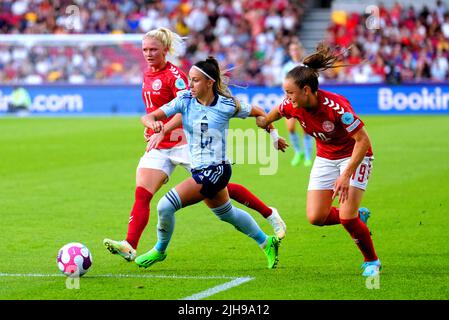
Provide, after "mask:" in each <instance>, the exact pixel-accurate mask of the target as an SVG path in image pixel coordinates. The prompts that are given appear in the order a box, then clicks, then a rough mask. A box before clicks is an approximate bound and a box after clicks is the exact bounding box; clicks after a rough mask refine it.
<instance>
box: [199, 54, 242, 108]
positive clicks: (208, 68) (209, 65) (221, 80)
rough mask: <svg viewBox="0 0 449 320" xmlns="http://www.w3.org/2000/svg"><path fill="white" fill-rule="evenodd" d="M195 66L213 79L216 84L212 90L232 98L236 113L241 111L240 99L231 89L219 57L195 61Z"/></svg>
mask: <svg viewBox="0 0 449 320" xmlns="http://www.w3.org/2000/svg"><path fill="white" fill-rule="evenodd" d="M194 66H195V67H197V68H199V69H200V70H202V71H203V72H205V73H206V74H207V75H208V76H209V77H210V78H212V79H213V81H214V84H213V86H212V90H213V91H214V93H216V94H219V95H221V96H223V97H226V98H229V99H232V100H233V101H234V104H235V108H236V110H235V112H234V115H236V114H237V113H239V111H240V108H241V107H240V101H239V100H237V99H236V98H235V97H234V96H233V95H232V93H231V91H230V90H229V88H228V85H227V83H226V81H225V75H224V74H222V73H221V71H220V65H219V64H218V61H217V59H215V58H214V57H212V56H209V57H207V59H206V60H203V61H199V62H197V63H195V64H194ZM206 77H207V76H206ZM209 77H208V78H209Z"/></svg>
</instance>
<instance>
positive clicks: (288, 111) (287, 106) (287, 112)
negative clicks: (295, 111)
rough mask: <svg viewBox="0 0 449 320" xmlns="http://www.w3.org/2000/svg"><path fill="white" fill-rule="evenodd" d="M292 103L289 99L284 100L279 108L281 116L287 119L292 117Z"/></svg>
mask: <svg viewBox="0 0 449 320" xmlns="http://www.w3.org/2000/svg"><path fill="white" fill-rule="evenodd" d="M292 108H293V106H292V103H291V102H290V100H288V99H284V100H283V101H282V102H281V104H280V105H279V106H278V110H279V114H280V115H281V116H283V117H285V118H287V119H290V118H291V117H292Z"/></svg>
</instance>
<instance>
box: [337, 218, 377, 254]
mask: <svg viewBox="0 0 449 320" xmlns="http://www.w3.org/2000/svg"><path fill="white" fill-rule="evenodd" d="M340 220H341V224H342V225H343V227H345V229H346V231H348V232H349V234H350V235H351V237H352V239H353V240H354V242H355V243H356V244H357V246H358V247H359V249H360V251H362V254H363V257H364V258H365V261H374V260H377V255H376V252H375V251H374V246H373V241H372V240H371V235H370V233H369V230H368V227H367V226H366V225H365V224H364V223H363V222H362V220H360V218H359V217H357V218H354V219H340Z"/></svg>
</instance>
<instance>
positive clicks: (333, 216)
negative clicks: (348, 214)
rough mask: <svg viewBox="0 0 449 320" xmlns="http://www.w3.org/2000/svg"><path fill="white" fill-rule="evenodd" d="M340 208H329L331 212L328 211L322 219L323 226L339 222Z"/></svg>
mask: <svg viewBox="0 0 449 320" xmlns="http://www.w3.org/2000/svg"><path fill="white" fill-rule="evenodd" d="M340 223H341V221H340V210H338V208H336V207H332V208H331V212H329V215H328V216H327V218H326V221H324V223H323V226H331V225H334V224H340Z"/></svg>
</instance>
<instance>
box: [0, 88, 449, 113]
mask: <svg viewBox="0 0 449 320" xmlns="http://www.w3.org/2000/svg"><path fill="white" fill-rule="evenodd" d="M23 88H25V89H26V91H27V92H28V93H29V96H30V98H31V106H30V107H29V111H31V112H32V114H43V115H52V114H61V115H70V114H80V115H100V114H136V113H144V110H145V109H144V105H143V101H142V96H141V86H139V85H129V86H127V85H122V86H120V85H117V86H115V85H111V86H108V85H106V86H103V85H40V86H23ZM320 88H321V89H323V90H328V91H332V92H336V93H339V94H342V95H344V96H345V97H346V98H347V99H348V100H349V101H350V102H351V104H352V106H353V108H354V110H355V111H356V112H357V113H359V114H377V115H390V114H449V84H404V85H397V86H388V85H384V84H367V85H346V84H345V85H326V84H322V85H321V86H320ZM231 89H232V92H233V94H234V95H235V96H237V97H238V98H239V99H241V100H242V101H244V102H249V103H251V104H252V105H257V106H259V107H262V108H264V109H265V110H266V111H269V110H270V109H271V108H273V107H275V106H277V105H278V104H279V102H280V101H281V100H282V98H283V92H282V89H281V88H278V87H277V88H265V87H248V88H245V89H243V88H235V87H232V88H231ZM12 90H13V87H12V86H1V85H0V116H1V115H4V114H6V113H7V110H8V105H9V104H10V102H11V99H12V98H11V93H12Z"/></svg>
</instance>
